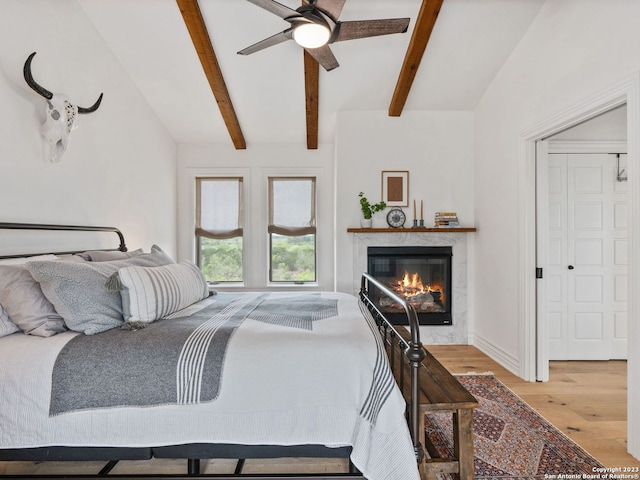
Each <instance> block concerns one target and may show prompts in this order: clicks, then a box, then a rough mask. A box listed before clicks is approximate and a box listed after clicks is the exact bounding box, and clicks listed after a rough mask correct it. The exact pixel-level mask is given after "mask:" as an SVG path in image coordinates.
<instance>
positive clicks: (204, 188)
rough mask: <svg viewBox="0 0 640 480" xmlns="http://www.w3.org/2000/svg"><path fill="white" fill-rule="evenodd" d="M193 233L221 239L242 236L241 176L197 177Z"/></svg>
mask: <svg viewBox="0 0 640 480" xmlns="http://www.w3.org/2000/svg"><path fill="white" fill-rule="evenodd" d="M196 205H197V211H196V235H197V236H199V237H206V238H211V239H214V240H224V239H227V238H234V237H241V236H242V233H243V230H242V217H243V215H242V178H198V179H197V181H196Z"/></svg>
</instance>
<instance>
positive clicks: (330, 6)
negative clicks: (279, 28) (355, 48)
mask: <svg viewBox="0 0 640 480" xmlns="http://www.w3.org/2000/svg"><path fill="white" fill-rule="evenodd" d="M248 1H249V2H251V3H253V4H254V5H257V6H259V7H262V8H264V9H265V10H268V11H269V12H271V13H273V14H275V15H277V16H279V17H280V18H282V19H284V20H285V21H287V22H289V23H290V24H291V27H289V28H287V29H286V30H284V31H283V32H280V33H277V34H276V35H273V36H271V37H268V38H265V39H264V40H261V41H259V42H258V43H255V44H253V45H251V46H249V47H247V48H245V49H243V50H240V51H239V52H238V54H240V55H250V54H252V53H255V52H258V51H260V50H263V49H265V48H268V47H272V46H274V45H277V44H279V43H282V42H285V41H287V40H291V39H293V40H294V41H295V42H296V43H297V44H298V45H300V46H301V47H302V48H304V49H305V50H306V51H307V52H308V53H309V54H310V55H311V56H312V57H313V58H315V59H316V61H317V62H318V63H319V64H320V65H322V66H323V67H324V69H325V70H327V71H329V70H333V69H334V68H337V67H338V66H339V64H338V61H337V60H336V57H335V56H334V55H333V52H332V51H331V49H330V48H329V44H331V43H334V42H341V41H344V40H354V39H357V38H366V37H375V36H378V35H388V34H391V33H404V32H406V31H407V28H408V26H409V19H408V18H388V19H379V20H355V21H347V22H341V21H339V20H338V18H339V17H340V13H341V12H342V7H343V6H344V4H345V2H346V0H304V1H303V5H302V6H300V7H298V8H296V9H295V10H294V9H292V8H289V7H287V6H285V5H282V4H280V3H278V2H276V1H274V0H248Z"/></svg>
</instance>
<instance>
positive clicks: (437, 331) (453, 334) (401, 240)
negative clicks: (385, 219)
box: [353, 229, 469, 345]
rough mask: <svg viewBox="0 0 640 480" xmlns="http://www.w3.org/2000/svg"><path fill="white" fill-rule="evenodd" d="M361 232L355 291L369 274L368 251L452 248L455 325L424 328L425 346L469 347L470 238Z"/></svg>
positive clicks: (356, 235) (356, 245)
mask: <svg viewBox="0 0 640 480" xmlns="http://www.w3.org/2000/svg"><path fill="white" fill-rule="evenodd" d="M363 230H366V229H359V230H358V231H357V232H354V233H353V237H354V239H353V281H354V284H353V291H354V292H358V290H359V289H360V277H361V276H362V272H366V271H367V247H369V246H371V247H394V246H407V247H409V246H419V247H421V246H425V247H440V246H442V247H452V251H453V258H452V262H451V275H452V278H451V280H452V281H451V284H452V290H453V301H452V305H451V313H452V317H453V318H452V320H453V321H452V323H453V325H423V326H421V327H420V340H421V341H422V343H425V344H432V345H436V344H456V345H467V344H468V343H469V336H468V329H467V325H468V319H467V296H468V295H467V276H468V275H467V235H468V233H465V232H451V231H447V232H412V231H397V232H396V231H390V232H373V231H372V232H367V231H363Z"/></svg>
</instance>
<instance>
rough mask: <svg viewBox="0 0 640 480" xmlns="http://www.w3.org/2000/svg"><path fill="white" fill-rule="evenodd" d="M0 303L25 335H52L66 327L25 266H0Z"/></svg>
mask: <svg viewBox="0 0 640 480" xmlns="http://www.w3.org/2000/svg"><path fill="white" fill-rule="evenodd" d="M56 262H57V260H56ZM0 303H2V307H3V308H4V310H5V312H6V313H7V315H8V316H9V318H10V319H11V321H12V322H13V323H14V324H16V325H17V326H18V327H20V329H21V330H22V331H23V332H24V333H26V334H28V335H36V336H38V337H51V336H52V335H55V334H56V333H60V332H64V331H65V330H66V328H65V326H64V322H63V321H62V317H61V316H60V315H58V313H57V312H56V310H55V308H54V306H53V305H52V304H51V302H50V301H49V300H47V298H46V297H45V296H44V294H43V293H42V289H41V288H40V285H39V284H38V282H36V280H35V279H34V278H33V276H32V275H31V273H29V270H27V267H26V265H0Z"/></svg>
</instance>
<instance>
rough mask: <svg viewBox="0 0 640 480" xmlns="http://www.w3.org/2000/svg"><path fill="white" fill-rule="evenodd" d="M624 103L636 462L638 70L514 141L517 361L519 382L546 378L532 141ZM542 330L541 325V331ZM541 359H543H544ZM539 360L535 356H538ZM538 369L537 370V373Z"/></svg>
mask: <svg viewBox="0 0 640 480" xmlns="http://www.w3.org/2000/svg"><path fill="white" fill-rule="evenodd" d="M624 104H626V105H627V152H628V153H627V161H628V165H627V172H628V173H629V175H628V177H629V180H628V189H629V191H628V195H629V197H628V199H629V209H628V210H629V296H628V298H629V316H628V317H629V319H630V321H629V325H628V335H629V340H628V341H629V356H628V360H627V386H628V388H627V409H628V415H627V418H628V420H627V422H628V423H627V427H628V428H627V432H628V433H627V448H628V451H629V453H631V454H632V455H634V456H635V457H637V458H640V321H638V320H637V319H638V318H640V317H639V315H640V256H637V255H633V252H634V251H635V252H638V251H640V222H639V221H631V220H632V219H634V218H640V176H639V175H640V72H639V73H637V74H635V75H634V76H632V77H631V78H629V79H627V80H624V81H622V82H620V83H618V84H616V85H613V86H611V87H609V88H607V89H605V90H603V91H601V92H599V93H597V94H596V95H594V96H592V97H590V98H588V99H586V100H584V101H583V102H581V103H579V104H577V105H574V106H572V107H570V108H567V109H566V110H564V111H561V112H560V113H558V114H556V115H553V116H551V117H548V118H546V119H543V120H542V121H540V122H539V123H538V124H536V125H534V126H532V127H530V128H528V129H526V130H524V131H523V132H521V134H520V137H519V139H518V142H519V153H518V185H519V189H518V190H519V198H518V201H519V204H520V205H521V208H520V211H521V213H522V215H521V217H520V219H519V224H518V229H519V252H520V255H519V256H520V262H519V266H520V270H519V283H520V288H519V289H518V291H519V292H520V297H519V299H518V312H519V342H520V344H519V360H520V362H519V363H520V371H519V374H520V376H521V377H522V378H524V379H525V380H529V381H535V380H544V379H545V378H547V379H548V374H549V372H548V365H549V362H548V349H546V350H545V349H544V348H538V347H539V345H538V342H537V339H538V321H537V313H538V312H537V310H538V308H537V293H538V292H537V290H538V289H537V282H538V280H536V276H535V271H536V267H537V266H538V265H537V263H536V262H537V259H536V249H537V245H536V243H537V240H536V143H537V142H538V141H539V140H544V139H545V138H548V137H550V136H551V135H554V134H556V133H559V132H561V131H563V130H566V129H567V128H570V127H573V126H575V125H577V124H579V123H582V122H584V121H586V120H589V119H591V118H593V117H596V116H598V115H600V114H602V113H605V112H607V111H609V110H612V109H614V108H616V107H619V106H621V105H624ZM545 327H546V326H542V330H543V331H544V328H545ZM545 354H546V356H547V358H546V361H545V358H544V355H545ZM539 357H540V358H539ZM545 366H546V367H545ZM539 368H540V369H541V371H538V369H539Z"/></svg>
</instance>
